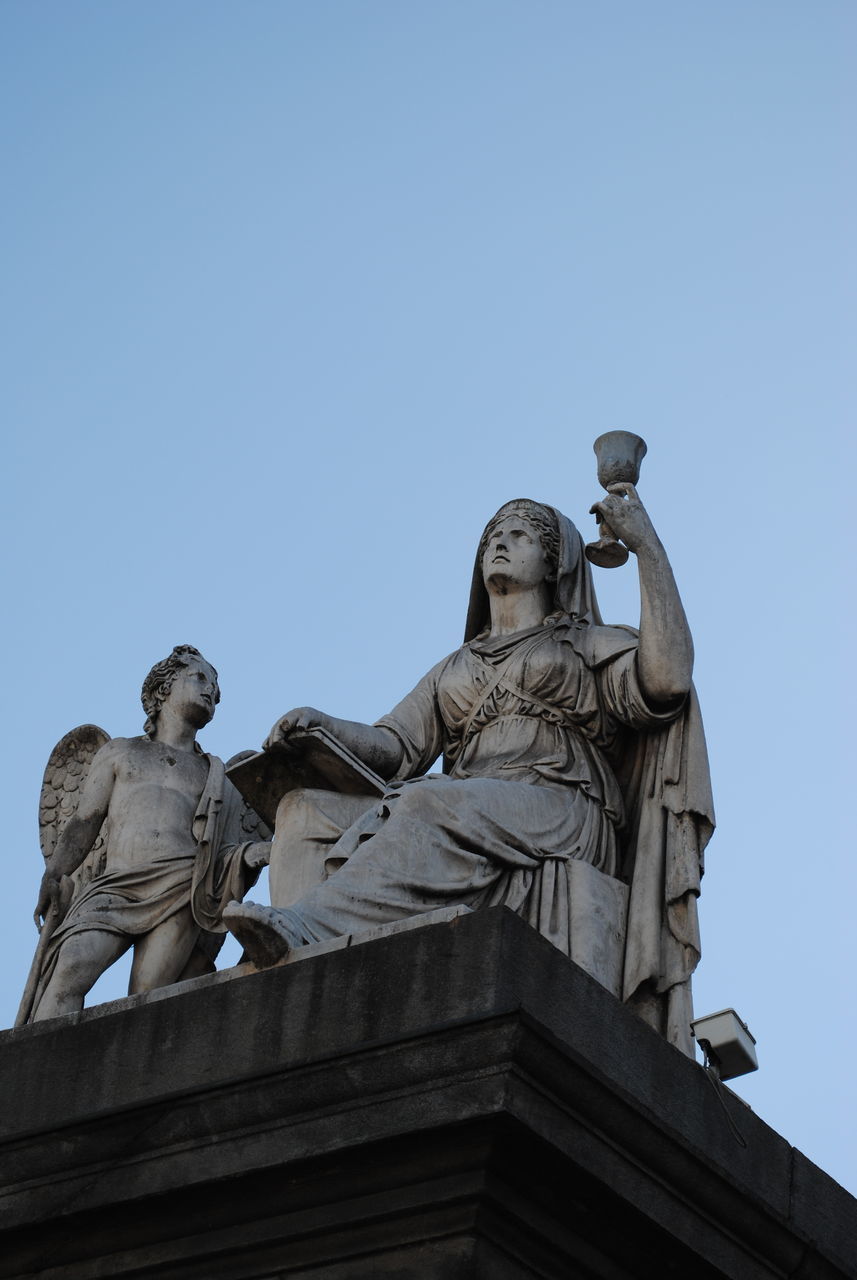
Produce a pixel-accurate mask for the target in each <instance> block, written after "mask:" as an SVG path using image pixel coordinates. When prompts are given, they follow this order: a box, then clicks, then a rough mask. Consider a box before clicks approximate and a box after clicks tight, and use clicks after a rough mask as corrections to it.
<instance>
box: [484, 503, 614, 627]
mask: <svg viewBox="0 0 857 1280" xmlns="http://www.w3.org/2000/svg"><path fill="white" fill-rule="evenodd" d="M513 512H516V513H517V514H519V515H520V516H522V517H523V518H524V519H526V520H529V521H530V523H532V524H535V527H536V528H539V525H542V526H544V525H548V526H549V528H550V529H551V530H553V531H554V533H555V537H556V545H557V575H556V582H555V583H554V584H553V602H552V607H551V613H567V614H568V615H569V616H570V617H572V618H578V619H580V620H581V621H584V622H591V623H595V624H597V625H600V624H601V614H600V612H599V609H598V601H597V600H596V599H595V588H594V586H593V584H592V572H591V570H590V568H589V561H588V560H587V559H586V556H585V555H584V554H583V539H582V538H581V536H580V534H579V533H578V531H577V529H576V527H575V526H574V525H573V524H572V522H571V521H570V520H569V518H568V516H564V515H563V514H562V512H561V511H557V509H556V508H555V507H549V506H548V505H547V504H546V503H544V502H534V501H533V499H532V498H514V499H513V500H512V501H511V502H505V503H504V504H503V506H502V507H501V508H500V510H499V511H498V512H497V513H496V515H493V516H492V517H491V519H490V520H489V521H488V523H487V525H486V526H485V530H484V532H483V534H482V537H481V538H480V540H479V546H478V548H477V551H476V564H475V565H474V567H473V582H472V584H471V587H470V606H469V608H468V610H467V624H466V626H465V628H464V643H465V644H466V643H467V642H468V640H473V639H475V637H476V636H478V635H479V634H480V632H482V631H484V630H485V628H486V627H487V626H488V624H489V623H490V621H491V610H490V606H489V602H488V592H487V591H486V589H485V582H484V580H483V577H482V552H483V548H484V544H485V540H486V535H487V533H488V530H489V529H490V528H491V526H492V525H493V524H494V523H495V522H496V521H497V520H499V519H500V518H501V517H503V516H506V515H510V514H512V513H513ZM549 541H554V539H553V538H552V537H551V538H549ZM542 542H543V544H544V543H545V539H544V537H543V538H542ZM545 549H546V550H548V547H547V546H546V547H545Z"/></svg>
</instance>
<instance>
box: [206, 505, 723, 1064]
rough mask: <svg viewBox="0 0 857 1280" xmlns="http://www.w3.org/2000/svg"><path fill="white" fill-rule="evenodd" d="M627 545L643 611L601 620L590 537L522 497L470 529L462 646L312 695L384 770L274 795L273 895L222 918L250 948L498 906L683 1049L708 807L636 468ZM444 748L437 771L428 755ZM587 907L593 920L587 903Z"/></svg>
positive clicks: (699, 738) (677, 623) (624, 512)
mask: <svg viewBox="0 0 857 1280" xmlns="http://www.w3.org/2000/svg"><path fill="white" fill-rule="evenodd" d="M599 506H600V507H601V508H602V509H603V515H604V516H605V517H606V519H607V520H609V523H610V524H611V525H612V527H613V529H614V531H615V533H617V534H618V536H619V537H620V538H621V539H622V540H623V541H624V542H626V543H627V546H628V547H629V548H630V549H631V550H632V551H633V552H635V553H636V557H637V561H638V565H639V573H640V586H641V618H640V629H639V631H637V630H634V629H632V628H630V627H624V626H622V627H618V626H605V625H604V624H603V622H602V620H601V616H600V613H599V611H598V606H597V602H596V599H595V593H594V590H593V584H592V576H591V572H590V568H589V564H588V563H587V560H586V558H585V556H584V553H583V544H582V540H581V538H580V535H579V534H578V532H577V530H576V529H575V527H574V525H573V524H572V523H571V521H570V520H569V519H568V518H567V517H566V516H564V515H562V514H561V513H560V512H559V511H557V510H555V509H554V508H553V507H550V506H547V505H545V504H542V503H538V502H534V501H532V500H529V499H518V500H515V501H513V502H509V503H507V504H506V505H505V506H503V507H501V508H500V510H499V511H498V512H497V514H496V515H495V516H494V517H493V518H492V519H491V520H490V521H489V522H488V525H487V526H486V528H485V530H484V532H483V535H482V538H481V540H480V543H479V546H478V549H477V554H476V563H475V566H474V574H473V585H472V589H471V596H470V603H469V608H468V614H467V623H466V626H465V642H464V644H463V645H462V646H461V648H459V649H456V650H455V651H454V652H452V653H451V654H449V655H448V656H447V657H445V658H443V659H442V660H441V661H440V662H439V663H437V665H436V666H435V667H433V668H432V669H431V671H429V672H428V673H427V674H426V675H425V676H424V677H423V678H422V679H421V680H420V681H419V682H418V684H417V685H416V686H415V687H414V688H413V689H412V690H411V692H410V693H409V694H407V695H406V697H404V698H403V699H402V701H401V702H399V703H398V704H397V706H395V707H394V708H393V709H392V710H391V711H390V712H389V713H388V714H386V715H384V716H382V717H381V718H380V720H378V721H377V722H376V724H375V725H374V726H355V725H353V724H351V723H349V722H341V721H335V720H334V719H333V718H331V717H323V719H322V720H321V721H314V717H316V716H319V715H320V713H316V712H313V711H312V710H311V709H308V708H303V709H301V712H299V713H291V714H290V715H289V716H287V717H285V718H284V719H283V720H280V721H278V723H277V725H276V726H275V728H274V731H273V734H274V737H275V739H276V740H277V741H280V742H283V741H285V742H288V741H289V739H290V738H291V736H292V735H293V734H297V735H299V733H300V731H301V726H302V724H303V726H304V727H307V726H309V725H310V723H311V722H315V723H321V724H322V725H323V727H326V728H327V729H328V731H330V732H332V733H334V734H340V735H341V736H342V739H343V741H345V742H346V743H347V744H348V745H349V746H350V748H351V749H352V750H353V751H354V752H355V753H357V754H361V755H362V758H363V759H364V760H366V759H368V758H372V759H373V760H374V761H375V762H376V767H378V766H380V768H379V772H381V773H383V776H384V777H386V778H387V779H389V781H388V784H387V787H386V791H385V792H384V794H383V796H382V798H381V799H380V800H379V799H377V798H373V797H371V796H368V795H365V796H359V795H339V794H337V793H335V792H333V791H329V790H326V789H324V788H312V789H297V790H294V791H291V792H289V794H287V795H286V796H284V797H283V800H282V802H281V804H280V808H279V810H278V813H277V831H276V835H275V841H274V846H273V853H272V862H271V895H272V906H270V907H267V906H262V905H259V904H252V903H245V904H243V905H241V904H235V905H234V906H231V907H228V908H227V909H226V911H225V912H224V920H225V921H226V922H227V924H228V925H229V927H230V928H231V929H232V931H233V932H234V933H235V934H236V935H237V936H238V937H239V939H240V940H241V941H242V942H243V943H244V945H245V947H246V948H247V951H248V953H249V954H250V956H251V958H252V959H254V961H255V962H256V963H257V965H259V966H263V965H265V964H270V963H273V962H275V961H276V960H278V959H279V958H280V957H282V956H283V955H284V954H285V953H286V952H287V951H288V950H289V949H290V948H295V947H300V946H304V945H306V944H308V943H313V942H317V941H321V940H325V939H330V938H334V937H337V936H341V935H343V934H350V933H359V932H361V931H364V930H367V929H369V928H373V927H375V926H378V925H382V924H385V923H390V922H393V921H395V920H400V919H403V918H405V917H408V916H414V915H418V914H421V913H424V912H428V911H432V910H435V909H438V908H441V907H445V906H452V905H458V904H463V905H465V906H468V907H470V908H473V909H478V908H480V907H485V906H495V905H505V906H508V907H510V908H511V909H512V910H514V911H516V912H517V913H518V914H519V915H521V916H522V917H523V918H524V919H525V920H527V921H528V922H529V923H530V924H532V925H533V926H534V927H535V928H536V929H538V930H539V931H540V932H541V933H543V934H544V935H545V936H546V937H547V938H549V939H550V941H551V942H553V943H554V944H555V945H556V946H557V947H559V948H560V949H561V950H562V951H564V952H565V953H566V954H567V955H570V956H571V957H572V958H573V959H574V960H576V961H577V962H578V963H580V964H582V965H584V966H585V967H586V968H588V969H589V970H590V972H592V973H593V974H594V976H596V977H597V978H598V979H599V980H600V981H601V982H602V983H603V984H604V985H605V986H607V987H608V988H609V989H610V990H612V991H613V992H614V994H615V995H617V996H618V997H619V998H622V999H624V1000H625V1001H627V1002H628V1003H630V1004H631V1005H632V1006H633V1007H634V1008H635V1009H636V1010H637V1011H638V1012H639V1013H640V1014H641V1015H642V1016H644V1017H645V1018H646V1019H647V1020H648V1021H649V1022H651V1023H652V1024H653V1025H654V1026H656V1027H657V1028H658V1029H659V1030H660V1031H661V1032H662V1033H663V1034H665V1035H667V1036H669V1038H670V1039H671V1040H673V1041H674V1042H675V1043H677V1044H679V1045H680V1046H681V1047H682V1048H684V1049H685V1050H686V1051H687V1052H690V1045H691V1041H690V1027H689V1022H690V1017H691V1010H690V975H691V973H692V970H693V968H694V966H695V964H696V961H697V959H698V956H699V939H698V932H697V928H696V915H695V899H696V895H697V893H698V891H699V879H700V875H701V865H702V864H701V860H702V850H703V848H704V845H705V842H706V840H707V839H708V836H709V834H710V831H711V829H712V824H713V814H712V810H711V797H710V791H709V786H708V770H707V761H706V756H705V743H704V738H703V735H702V727H701V722H700V720H699V714H698V708H697V705H696V701H695V697H694V695H693V691H692V689H691V686H690V674H691V666H692V657H693V649H692V644H691V640H690V634H689V631H688V628H687V622H686V619H685V616H684V611H683V609H682V606H681V601H680V599H679V596H678V592H677V590H676V586H675V582H674V580H673V576H672V571H671V569H670V567H669V562H668V560H667V558H666V554H665V552H664V550H663V547H662V546H661V543H660V541H659V539H658V538H657V535H656V534H655V532H654V529H653V527H652V524H651V521H650V520H649V518H648V516H647V514H646V512H645V510H644V509H643V507H642V504H641V503H640V501H639V498H638V497H637V494H636V491H635V490H634V488H633V486H631V485H628V484H625V485H623V487H622V488H621V489H619V488H616V489H615V490H614V491H612V492H610V493H608V496H607V498H606V499H604V501H603V503H601V504H599ZM439 755H443V758H444V772H443V774H435V773H431V774H429V773H427V770H429V769H430V768H431V767H432V765H433V764H434V762H435V760H436V759H437V758H438V756H439ZM599 922H600V923H599Z"/></svg>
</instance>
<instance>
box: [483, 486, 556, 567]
mask: <svg viewBox="0 0 857 1280" xmlns="http://www.w3.org/2000/svg"><path fill="white" fill-rule="evenodd" d="M513 512H514V513H516V514H517V515H520V516H521V517H523V519H524V520H526V522H527V524H531V525H532V526H533V528H534V529H535V531H536V533H537V534H538V535H539V542H540V543H541V544H542V550H543V551H544V553H545V559H546V560H547V562H548V568H549V569H550V576H551V577H552V578H555V577H556V575H557V569H558V566H559V526H558V525H557V519H556V515H555V514H554V512H553V510H552V509H551V508H550V507H546V506H544V505H543V504H542V503H541V502H535V501H534V500H533V499H532V498H513V499H512V501H511V502H504V504H503V506H502V507H501V508H500V510H499V511H498V512H497V514H496V515H495V516H492V517H491V519H490V520H489V521H488V523H487V525H486V526H485V532H484V533H483V534H482V539H481V541H480V543H479V552H478V556H477V564H481V563H482V557H483V556H484V554H485V548H486V547H487V545H488V539H489V538H490V537H491V531H492V529H493V528H494V526H495V525H496V524H497V522H498V520H503V519H505V517H506V516H508V515H511V514H512V513H513Z"/></svg>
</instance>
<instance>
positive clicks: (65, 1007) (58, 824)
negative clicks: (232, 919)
mask: <svg viewBox="0 0 857 1280" xmlns="http://www.w3.org/2000/svg"><path fill="white" fill-rule="evenodd" d="M141 698H142V703H143V710H144V711H145V713H146V724H145V731H144V734H143V736H141V737H139V738H113V739H111V738H110V737H109V735H108V734H107V733H105V732H104V730H103V729H99V728H98V727H97V726H96V725H83V726H81V727H80V728H79V729H75V730H72V732H71V733H68V734H66V735H65V737H64V738H62V739H61V741H60V742H59V743H58V744H57V746H56V747H55V748H54V750H53V752H52V753H51V756H50V759H49V761H48V766H47V769H46V770H45V778H44V783H43V786H42V793H41V798H40V805H39V825H40V834H41V844H42V852H43V854H44V857H45V872H44V875H43V877H42V883H41V887H40V889H39V899H38V903H37V905H36V911H35V920H36V926H37V927H38V928H39V929H40V938H39V944H38V947H37V949H36V955H35V958H34V961H33V965H32V968H31V971H30V976H29V979H28V982H27V986H26V989H25V992H24V997H23V999H22V1001H21V1007H20V1010H19V1012H18V1018H17V1020H16V1026H20V1025H22V1024H23V1023H25V1022H36V1021H40V1020H41V1019H43V1018H50V1017H56V1016H57V1015H59V1014H63V1013H71V1012H74V1011H76V1010H79V1009H81V1008H82V1007H83V1001H84V998H85V996H86V994H87V993H88V992H89V990H90V989H91V988H92V986H93V985H94V983H95V982H96V981H97V980H98V978H99V977H100V976H101V974H102V973H104V971H105V970H106V969H108V968H109V967H110V965H112V964H113V963H114V962H115V961H116V960H118V959H119V957H120V956H121V955H123V954H124V952H126V951H127V950H128V949H129V948H133V951H134V957H133V962H132V967H131V978H130V983H129V993H130V994H132V995H134V994H138V993H140V992H144V991H149V990H152V989H153V988H155V987H163V986H167V985H169V984H170V983H173V982H178V981H181V980H182V979H183V978H187V977H193V976H196V975H198V974H201V973H205V972H210V971H212V970H213V968H214V957H215V956H216V954H217V951H218V950H219V948H220V945H221V944H222V941H223V935H224V934H225V932H226V930H225V926H224V925H223V923H222V920H221V912H222V910H223V907H224V906H225V905H226V904H227V903H228V902H230V901H231V900H232V899H239V900H240V899H241V898H243V896H244V894H245V893H246V891H247V889H248V888H250V886H251V885H252V884H254V883H255V881H256V879H257V878H258V875H259V871H260V869H261V867H262V866H263V865H264V864H265V863H266V862H267V861H268V858H269V855H270V843H269V842H268V840H269V837H270V832H269V831H268V830H267V828H266V827H264V824H262V822H261V820H260V819H259V818H258V817H257V815H256V814H255V813H254V812H253V810H252V809H250V808H249V807H248V806H247V805H246V804H245V802H244V801H243V800H242V799H241V797H240V796H239V794H238V792H237V791H236V790H235V788H234V786H233V785H232V783H231V782H230V781H229V780H228V779H227V777H226V775H225V766H224V764H223V762H222V761H221V760H219V759H218V758H217V757H216V756H212V755H207V754H206V753H205V752H203V750H202V748H201V747H200V746H199V744H198V743H197V741H196V735H197V732H198V731H199V730H200V729H202V728H204V727H205V725H206V724H208V723H209V721H210V720H211V719H212V717H213V715H214V709H215V706H216V704H217V703H218V701H219V700H220V689H219V686H218V681H217V672H216V671H215V669H214V667H212V666H211V664H210V663H208V662H207V661H206V660H205V658H203V656H202V654H201V653H200V652H199V650H198V649H195V648H193V646H192V645H177V646H176V647H175V648H174V649H173V651H172V653H171V654H170V655H169V657H167V658H165V659H164V660H163V661H162V662H158V663H156V664H155V666H154V667H153V668H152V670H151V671H150V672H149V674H148V675H147V676H146V679H145V681H144V683H143V689H142V695H141Z"/></svg>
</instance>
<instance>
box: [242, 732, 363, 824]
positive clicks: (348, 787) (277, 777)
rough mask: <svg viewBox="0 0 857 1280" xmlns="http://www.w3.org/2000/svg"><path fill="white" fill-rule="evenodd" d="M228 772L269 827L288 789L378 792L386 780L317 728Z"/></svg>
mask: <svg viewBox="0 0 857 1280" xmlns="http://www.w3.org/2000/svg"><path fill="white" fill-rule="evenodd" d="M226 776H227V777H228V778H229V780H230V781H231V782H232V784H233V785H234V786H235V787H236V788H237V790H238V791H239V792H240V793H241V795H242V796H243V797H244V799H245V800H246V801H247V803H248V804H249V805H250V806H251V807H252V808H253V809H255V810H256V812H257V813H258V814H259V816H260V817H262V818H263V819H264V820H265V822H267V824H268V826H269V827H271V829H272V830H273V827H274V819H275V818H276V816H277V805H278V804H279V803H280V801H281V800H282V798H283V796H284V795H285V794H286V792H287V791H295V790H296V789H297V788H298V787H317V788H318V789H319V790H321V791H338V792H340V793H341V794H343V795H349V796H358V795H361V796H381V795H383V794H384V791H385V790H386V787H387V784H386V783H385V782H384V780H383V778H379V777H378V775H377V773H373V771H372V770H371V769H369V768H368V767H367V766H366V765H365V764H363V762H362V761H361V760H358V759H357V757H356V756H355V755H354V753H353V752H352V751H349V750H348V748H347V747H344V746H343V745H342V743H341V742H339V741H337V739H336V738H335V737H334V736H333V734H332V733H328V731H327V730H326V729H322V728H320V727H318V728H313V729H301V730H299V731H297V732H296V733H294V734H292V735H291V737H290V739H289V744H288V746H285V745H284V746H281V747H274V748H273V749H272V750H270V751H259V752H257V754H256V755H252V756H248V757H247V758H246V759H244V760H239V761H238V763H237V764H234V765H232V767H231V768H229V769H227V770H226Z"/></svg>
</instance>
